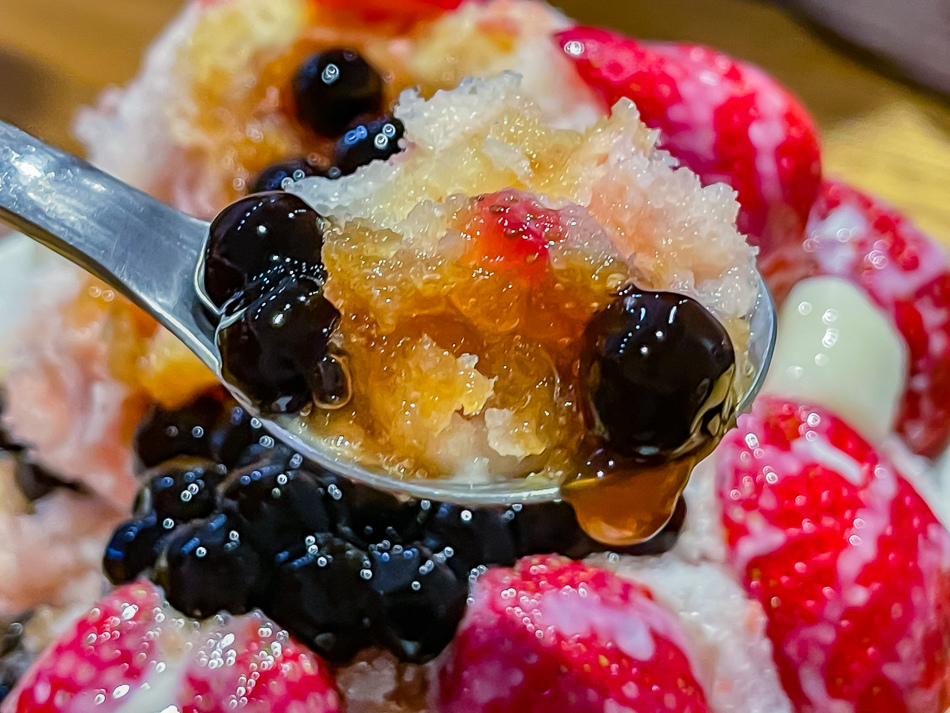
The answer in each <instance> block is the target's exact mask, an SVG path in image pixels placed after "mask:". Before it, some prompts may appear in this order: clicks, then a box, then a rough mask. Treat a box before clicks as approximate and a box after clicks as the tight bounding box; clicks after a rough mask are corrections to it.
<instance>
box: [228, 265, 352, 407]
mask: <svg viewBox="0 0 950 713" xmlns="http://www.w3.org/2000/svg"><path fill="white" fill-rule="evenodd" d="M265 281H267V282H268V284H267V285H264V286H261V285H252V288H251V289H249V290H248V291H247V293H246V294H244V295H242V296H241V297H239V298H238V299H237V300H235V301H234V302H233V303H231V304H229V310H228V311H227V312H226V314H225V316H224V318H223V319H222V321H221V324H220V325H219V326H218V331H217V343H218V347H219V349H220V350H221V360H222V373H223V375H224V377H225V379H227V381H228V382H229V383H231V384H233V385H235V386H236V387H237V388H239V389H241V390H242V391H243V392H244V393H245V394H247V395H248V396H249V397H250V398H251V399H253V400H254V401H255V402H257V403H258V404H260V407H261V409H262V410H263V411H265V412H268V413H296V412H299V411H300V410H301V409H302V408H303V407H304V406H306V405H307V404H308V403H309V402H311V401H312V399H313V391H314V389H313V386H312V383H315V384H316V386H317V387H318V388H320V387H322V386H323V385H324V381H323V380H322V379H321V378H320V376H321V375H322V372H321V369H320V366H321V363H322V362H323V360H324V359H325V358H326V357H327V351H328V346H329V340H330V336H331V334H332V333H333V330H334V328H335V327H336V324H337V322H338V321H339V319H340V313H339V312H338V311H337V309H336V308H335V307H334V306H333V305H332V304H330V302H329V301H328V300H327V299H326V298H325V297H324V296H323V282H322V279H321V278H320V277H318V276H316V275H313V274H310V273H308V272H306V271H303V270H301V271H297V270H293V269H290V270H276V271H275V273H274V274H273V275H272V276H271V278H267V279H266V280H265ZM232 308H233V313H232ZM320 396H321V398H326V396H327V395H326V394H321V395H320ZM335 396H336V397H337V399H336V400H337V401H338V402H339V401H342V400H344V397H346V396H348V395H347V394H337V395H335Z"/></svg>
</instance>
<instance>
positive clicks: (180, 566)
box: [157, 513, 265, 619]
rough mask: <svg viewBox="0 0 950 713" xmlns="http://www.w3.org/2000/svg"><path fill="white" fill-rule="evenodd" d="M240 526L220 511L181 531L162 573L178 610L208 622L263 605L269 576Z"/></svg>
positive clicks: (171, 543) (171, 545)
mask: <svg viewBox="0 0 950 713" xmlns="http://www.w3.org/2000/svg"><path fill="white" fill-rule="evenodd" d="M239 528H240V524H239V523H238V522H237V521H236V520H235V519H234V518H233V517H232V516H230V515H228V514H225V513H219V514H217V515H215V516H213V517H211V518H209V519H208V520H198V521H195V522H191V523H188V524H186V525H182V526H180V527H179V528H177V529H176V531H175V533H174V534H173V535H172V537H171V538H170V539H169V542H168V549H167V551H166V554H165V558H166V562H165V567H164V569H163V571H161V572H158V573H157V575H158V579H159V581H160V583H161V584H163V585H164V587H165V593H166V596H167V597H168V601H169V603H170V604H171V605H172V606H174V607H175V608H176V609H178V611H180V612H182V613H183V614H186V615H188V616H191V617H195V618H197V619H204V618H207V617H209V616H214V615H215V614H217V613H218V612H220V611H228V612H231V613H232V614H243V613H245V612H247V611H248V610H249V609H250V608H251V607H253V606H255V604H257V599H258V595H259V592H260V589H261V586H262V585H263V583H264V579H265V577H264V576H263V572H262V568H261V561H260V557H259V556H258V554H257V553H256V552H255V551H254V549H253V548H251V547H250V546H249V545H248V544H247V543H246V542H245V540H244V536H243V534H242V533H241V531H240V529H239Z"/></svg>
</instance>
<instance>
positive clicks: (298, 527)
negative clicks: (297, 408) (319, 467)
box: [222, 454, 330, 559]
mask: <svg viewBox="0 0 950 713" xmlns="http://www.w3.org/2000/svg"><path fill="white" fill-rule="evenodd" d="M302 462H303V458H302V457H301V456H299V455H296V454H294V455H293V456H292V457H291V458H290V459H289V462H280V460H278V461H276V462H275V461H273V460H270V461H267V460H265V461H264V462H261V463H258V464H257V465H250V466H245V467H244V468H240V469H238V470H236V471H234V472H233V473H231V476H230V478H229V481H228V485H227V487H226V488H225V489H224V491H223V493H222V498H223V503H222V507H223V508H224V509H225V510H226V511H228V512H233V513H235V514H236V515H238V516H239V517H240V519H241V521H242V522H243V523H244V527H243V528H242V531H243V532H244V535H245V537H246V538H247V540H248V542H250V543H251V544H252V545H253V546H254V548H255V549H256V550H257V551H258V552H260V553H261V555H262V556H263V557H265V558H268V559H272V558H274V557H276V556H277V554H278V553H279V552H281V551H283V550H287V549H290V548H292V547H293V545H294V544H295V543H298V542H300V541H301V540H302V538H303V537H304V535H305V533H313V532H326V531H328V530H329V529H330V518H329V516H328V514H327V503H326V500H327V497H328V496H327V493H326V489H325V488H324V487H323V486H322V485H321V484H320V482H319V481H318V480H317V478H316V477H315V476H314V475H313V474H312V473H310V472H309V471H308V470H305V469H303V468H301V465H302Z"/></svg>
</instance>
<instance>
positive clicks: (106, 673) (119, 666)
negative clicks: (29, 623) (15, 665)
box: [2, 584, 162, 713]
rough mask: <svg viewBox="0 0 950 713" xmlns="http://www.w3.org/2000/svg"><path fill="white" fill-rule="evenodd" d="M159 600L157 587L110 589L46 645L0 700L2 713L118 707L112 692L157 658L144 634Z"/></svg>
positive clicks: (142, 674) (140, 677)
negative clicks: (83, 614) (51, 642)
mask: <svg viewBox="0 0 950 713" xmlns="http://www.w3.org/2000/svg"><path fill="white" fill-rule="evenodd" d="M161 604H162V597H161V595H160V593H159V592H158V590H157V589H155V588H154V587H153V586H151V585H148V584H132V585H129V586H126V587H123V588H122V589H119V590H116V591H115V592H113V593H112V594H110V595H109V596H107V597H106V598H105V599H103V600H102V601H101V602H99V603H98V604H97V605H96V606H95V607H93V609H91V610H90V611H89V612H88V613H87V614H86V616H84V617H83V618H82V619H80V620H79V621H78V622H76V623H75V624H74V625H73V627H72V628H71V630H70V631H69V632H68V633H67V634H66V635H65V636H63V637H62V638H61V639H60V640H59V641H57V642H56V643H55V644H53V645H52V646H50V647H48V648H47V649H46V650H45V651H44V652H43V654H42V655H41V656H40V658H39V659H37V661H36V662H35V663H34V664H33V665H32V666H31V667H30V669H29V670H28V671H27V672H26V674H24V676H23V677H22V678H21V679H20V681H19V683H18V684H17V686H16V688H15V689H14V690H13V692H12V693H10V695H9V696H8V697H7V698H6V699H4V701H3V707H2V710H3V712H4V713H13V712H14V711H16V712H17V713H72V712H74V711H75V712H76V713H80V712H81V711H87V710H93V709H95V710H96V711H103V713H109V712H111V711H118V710H119V708H120V703H121V700H120V698H119V697H116V696H114V695H113V693H114V692H119V691H123V690H124V691H129V690H130V688H131V687H138V686H139V685H141V683H142V682H143V681H144V680H145V678H146V677H147V675H148V674H149V673H150V672H152V671H153V670H154V667H155V665H156V664H157V663H158V662H159V661H160V660H161V655H160V653H159V650H158V642H157V641H156V640H155V639H154V638H151V637H150V636H148V632H149V630H150V629H151V628H152V626H154V625H155V623H156V611H158V610H159V609H160V607H161Z"/></svg>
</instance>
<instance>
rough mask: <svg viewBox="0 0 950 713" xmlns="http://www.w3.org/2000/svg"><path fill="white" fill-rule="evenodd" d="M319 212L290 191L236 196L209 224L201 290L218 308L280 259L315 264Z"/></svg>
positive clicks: (319, 236) (319, 237)
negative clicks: (203, 290) (239, 197)
mask: <svg viewBox="0 0 950 713" xmlns="http://www.w3.org/2000/svg"><path fill="white" fill-rule="evenodd" d="M322 223H323V221H322V219H321V217H320V215H319V214H318V213H317V212H316V211H315V210H314V209H313V208H311V207H310V206H309V205H307V204H306V203H305V202H304V201H303V200H302V199H301V198H299V197H298V196H295V195H293V194H292V193H285V192H284V191H275V192H272V193H259V194H255V195H252V196H247V197H246V198H242V199H240V200H238V201H236V202H234V203H232V204H231V205H229V206H228V207H227V208H225V209H224V210H223V211H221V212H220V213H219V214H218V216H217V217H216V218H215V219H214V221H213V222H212V223H211V228H210V231H209V237H208V246H207V249H206V250H205V265H204V288H205V293H206V294H207V295H208V297H209V298H210V299H211V301H212V302H214V304H215V305H217V306H218V307H223V306H224V304H225V303H226V302H227V301H228V300H230V299H231V298H232V297H234V296H235V295H237V294H238V293H240V292H242V291H244V290H245V289H247V288H248V287H249V286H250V285H251V283H252V282H254V280H255V279H257V278H258V277H259V276H260V275H261V274H262V273H264V272H265V271H267V270H268V269H270V268H273V267H274V266H275V265H278V264H281V263H283V262H286V261H287V260H289V261H291V262H298V263H306V264H308V265H311V266H321V265H322V263H321V261H320V249H321V248H322V247H323V227H322Z"/></svg>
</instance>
